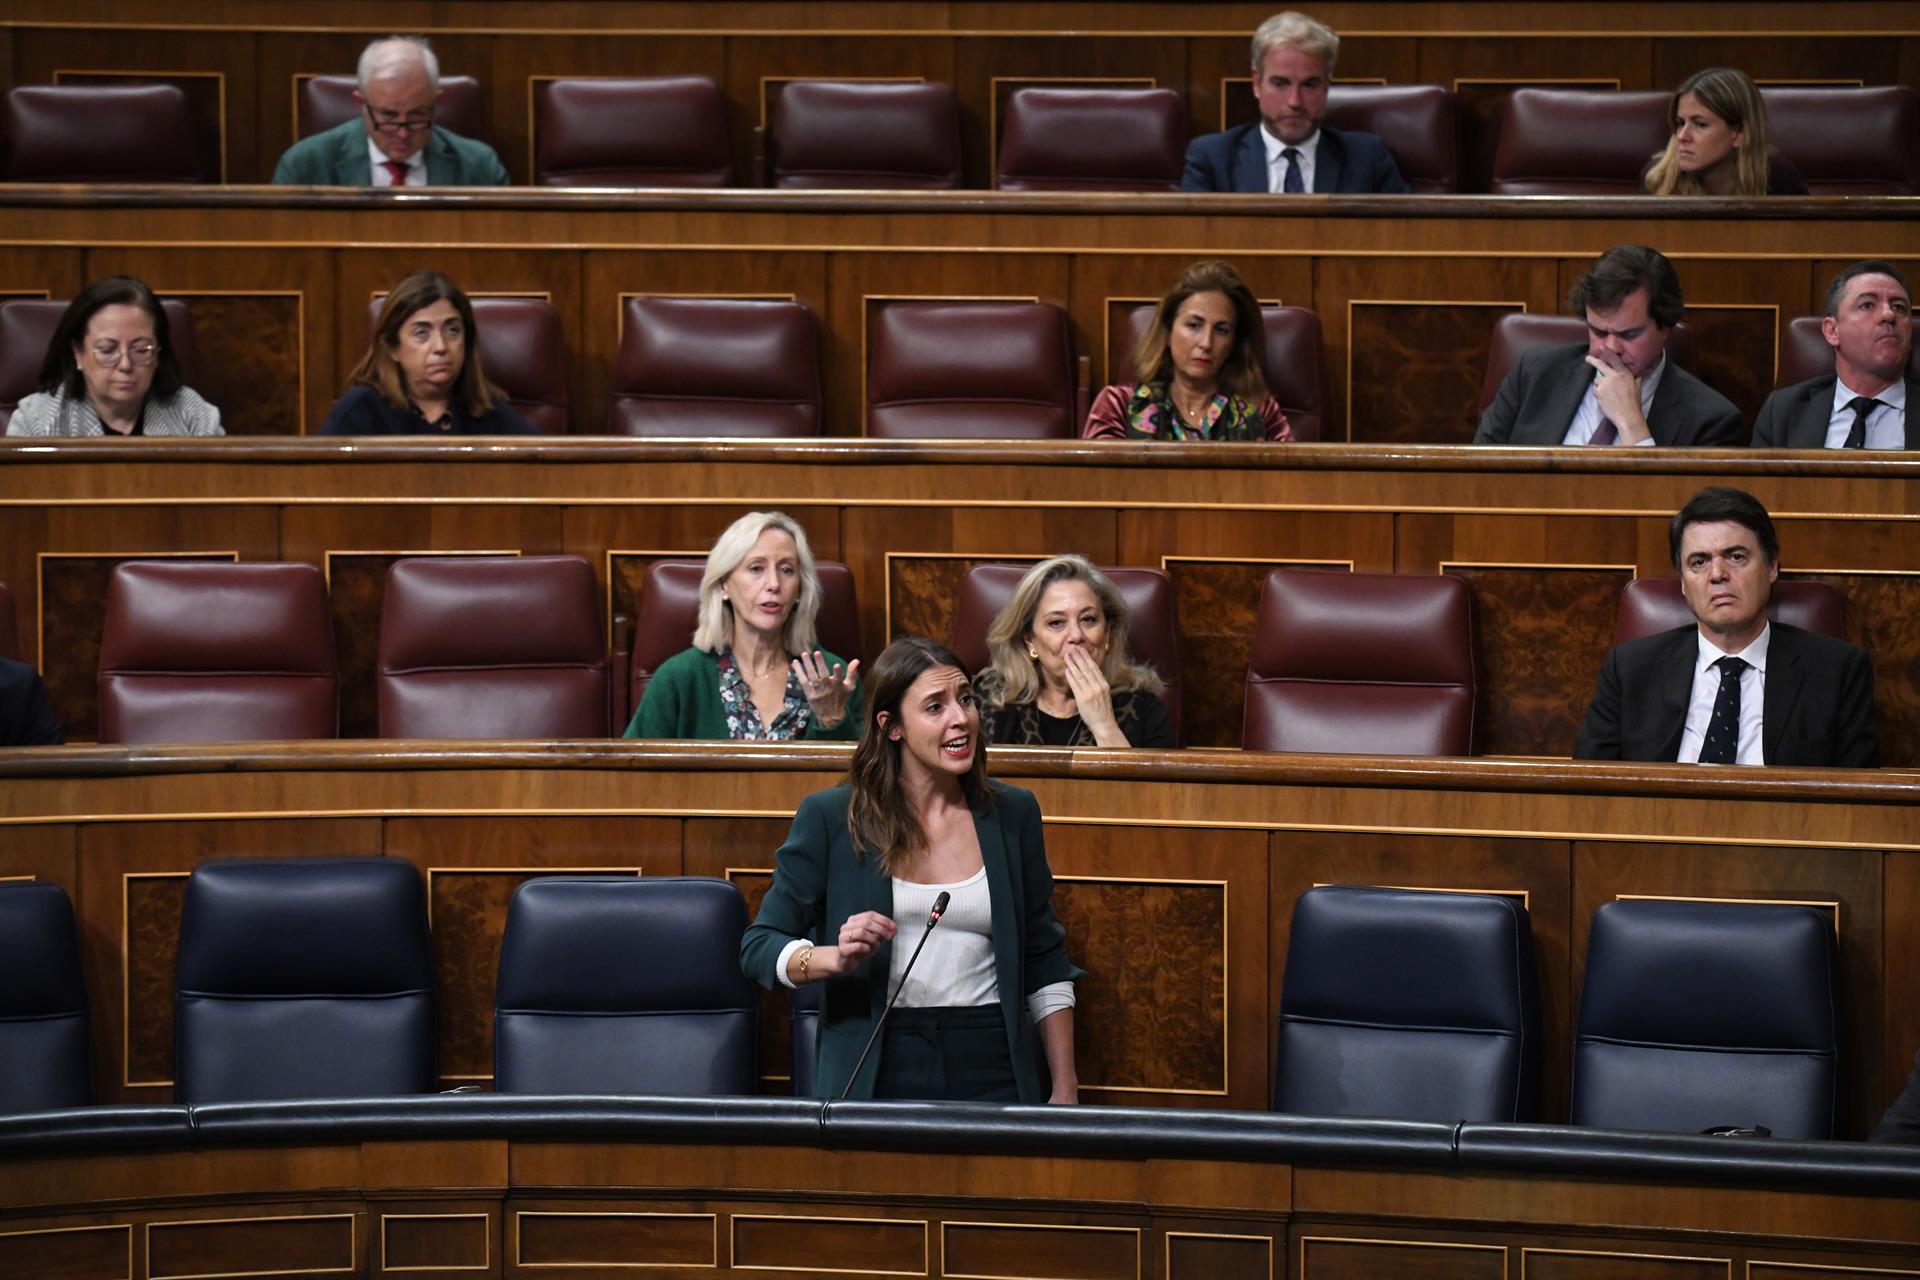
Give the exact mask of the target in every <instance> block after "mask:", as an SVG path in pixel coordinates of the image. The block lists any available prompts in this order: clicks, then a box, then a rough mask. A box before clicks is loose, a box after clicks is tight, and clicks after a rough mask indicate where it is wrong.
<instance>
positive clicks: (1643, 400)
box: [1560, 351, 1667, 445]
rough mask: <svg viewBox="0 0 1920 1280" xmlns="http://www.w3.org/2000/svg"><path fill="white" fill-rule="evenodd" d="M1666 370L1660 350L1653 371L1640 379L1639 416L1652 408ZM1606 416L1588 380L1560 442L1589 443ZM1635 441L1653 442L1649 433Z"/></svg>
mask: <svg viewBox="0 0 1920 1280" xmlns="http://www.w3.org/2000/svg"><path fill="white" fill-rule="evenodd" d="M1666 371H1667V353H1666V352H1664V351H1662V352H1661V353H1660V363H1659V364H1657V365H1655V366H1653V372H1652V373H1650V374H1648V375H1647V376H1646V377H1644V378H1642V379H1640V416H1641V417H1643V418H1644V417H1646V416H1647V413H1648V412H1649V411H1650V410H1651V409H1652V408H1653V395H1654V392H1656V391H1658V390H1660V379H1661V377H1662V375H1664V374H1665V373H1666ZM1599 372H1600V371H1599V370H1598V369H1596V370H1594V373H1595V374H1596V375H1597V374H1598V373H1599ZM1606 418H1607V415H1606V413H1605V412H1603V411H1602V410H1601V408H1600V397H1599V396H1597V395H1595V394H1594V393H1593V383H1591V382H1589V383H1588V384H1587V394H1585V395H1583V396H1581V397H1580V405H1579V407H1578V408H1576V409H1575V410H1574V411H1573V422H1572V423H1570V424H1569V425H1568V427H1567V436H1566V439H1564V440H1562V441H1561V442H1560V443H1561V444H1591V443H1592V442H1593V433H1594V432H1595V431H1597V430H1599V428H1600V424H1601V423H1602V422H1605V421H1606ZM1619 425H1620V424H1619V423H1615V424H1614V426H1615V428H1618V427H1619ZM1614 443H1615V444H1625V443H1626V441H1624V440H1621V439H1618V438H1616V439H1615V440H1614ZM1635 443H1636V444H1640V445H1650V444H1652V443H1653V436H1652V435H1651V434H1649V435H1648V436H1647V438H1646V439H1645V440H1639V441H1636V442H1635Z"/></svg>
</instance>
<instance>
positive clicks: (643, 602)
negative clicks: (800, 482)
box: [623, 559, 863, 727]
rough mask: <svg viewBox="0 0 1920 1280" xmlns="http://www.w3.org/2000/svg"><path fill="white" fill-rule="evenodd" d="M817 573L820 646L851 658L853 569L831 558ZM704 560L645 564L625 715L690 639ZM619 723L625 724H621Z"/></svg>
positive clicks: (855, 617)
mask: <svg viewBox="0 0 1920 1280" xmlns="http://www.w3.org/2000/svg"><path fill="white" fill-rule="evenodd" d="M813 567H814V572H816V573H818V574H819V575H820V612H819V614H818V615H816V617H815V619H814V630H815V631H816V632H817V633H818V638H819V641H820V647H821V648H822V649H825V650H826V651H827V652H828V653H831V654H834V655H835V656H837V657H839V658H841V659H843V660H845V661H847V662H852V661H853V660H854V659H855V658H859V657H861V656H862V652H863V651H862V649H861V647H860V598H859V593H858V592H857V591H856V590H855V589H854V583H853V573H852V571H851V570H849V569H848V568H847V566H845V565H844V564H841V563H840V562H838V561H836V560H816V561H814V565H813ZM706 568H707V562H706V561H705V560H693V559H684V560H682V559H675V560H655V561H654V562H653V563H652V564H650V565H648V566H647V576H646V580H645V581H644V582H643V583H642V584H641V587H640V600H639V603H638V604H637V605H636V606H635V608H634V619H633V652H632V656H631V658H630V659H629V662H628V666H627V688H628V704H627V705H628V707H629V708H630V710H629V711H628V715H629V716H631V715H632V710H631V709H638V707H639V706H640V698H641V696H642V695H644V694H645V693H646V691H647V682H648V681H649V680H651V679H653V673H654V672H655V671H657V670H659V669H660V664H661V663H663V662H665V661H666V660H667V659H668V658H671V657H672V656H673V655H674V654H676V653H679V652H681V651H682V650H684V649H685V648H686V647H687V646H688V645H690V644H692V643H693V629H694V627H695V626H697V625H698V624H699V614H700V576H701V575H702V574H703V573H705V572H706ZM623 727H624V725H623Z"/></svg>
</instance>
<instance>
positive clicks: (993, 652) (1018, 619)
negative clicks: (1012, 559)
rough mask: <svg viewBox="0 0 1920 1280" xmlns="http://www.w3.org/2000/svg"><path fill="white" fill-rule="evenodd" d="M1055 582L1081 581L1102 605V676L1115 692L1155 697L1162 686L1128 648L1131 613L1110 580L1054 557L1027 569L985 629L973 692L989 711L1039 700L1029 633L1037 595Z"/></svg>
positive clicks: (1085, 565) (1088, 564) (1076, 560)
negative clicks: (984, 661) (983, 660)
mask: <svg viewBox="0 0 1920 1280" xmlns="http://www.w3.org/2000/svg"><path fill="white" fill-rule="evenodd" d="M1056 582H1084V583H1086V584H1087V586H1088V588H1089V589H1090V590H1092V592H1093V596H1094V599H1096V600H1098V601H1099V602H1100V612H1101V613H1103V614H1105V615H1106V620H1107V652H1106V656H1105V657H1104V658H1103V659H1102V660H1101V663H1100V674H1102V675H1103V676H1105V677H1106V678H1107V685H1108V687H1109V688H1111V689H1112V690H1113V691H1114V692H1115V693H1130V692H1132V691H1134V690H1136V689H1145V690H1147V691H1148V692H1150V693H1159V692H1160V691H1161V690H1163V689H1165V688H1166V682H1165V681H1163V680H1161V679H1160V675H1159V673H1158V672H1156V671H1155V670H1154V669H1153V668H1152V667H1151V666H1148V665H1147V664H1146V663H1144V662H1141V661H1138V660H1137V659H1136V658H1134V656H1133V652H1132V650H1131V649H1129V648H1128V645H1127V641H1128V636H1129V635H1130V633H1131V630H1132V619H1133V611H1132V610H1131V609H1129V608H1128V607H1127V599H1126V597H1125V596H1123V595H1121V594H1120V588H1118V587H1116V586H1114V585H1113V579H1111V578H1109V577H1108V576H1107V575H1106V574H1104V573H1102V572H1100V570H1099V569H1097V568H1095V567H1094V564H1093V562H1092V561H1091V560H1088V559H1087V558H1086V557H1085V556H1076V555H1064V556H1054V557H1053V558H1052V559H1050V560H1042V561H1041V562H1040V563H1039V564H1037V565H1035V566H1033V568H1031V569H1029V570H1027V576H1026V577H1024V578H1022V579H1020V585H1019V586H1017V587H1015V588H1014V589H1013V595H1012V597H1011V598H1009V599H1008V601H1007V603H1006V605H1005V606H1004V607H1003V608H1002V609H1001V610H1000V612H999V613H998V614H996V615H995V616H994V619H993V623H992V625H990V626H989V627H988V628H987V654H988V656H989V661H988V666H987V669H986V670H985V671H983V672H981V673H980V679H979V680H978V682H977V683H976V686H975V691H976V692H977V693H979V694H980V695H981V698H982V701H983V702H984V703H985V704H986V705H987V706H989V707H992V708H999V707H1005V706H1021V705H1023V704H1025V703H1029V702H1032V701H1033V700H1034V699H1035V698H1037V697H1039V696H1040V669H1039V665H1038V664H1037V663H1036V662H1035V661H1034V660H1033V659H1032V658H1029V657H1028V656H1027V636H1028V635H1029V634H1031V633H1032V631H1033V616H1034V615H1035V614H1036V613H1038V612H1039V611H1040V597H1041V596H1043V595H1045V594H1046V592H1047V588H1048V587H1050V586H1052V585H1053V584H1054V583H1056Z"/></svg>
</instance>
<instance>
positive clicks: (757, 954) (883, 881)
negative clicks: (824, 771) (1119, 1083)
mask: <svg viewBox="0 0 1920 1280" xmlns="http://www.w3.org/2000/svg"><path fill="white" fill-rule="evenodd" d="M988 785H989V786H990V787H991V788H992V800H993V807H992V808H991V809H990V810H989V811H988V812H986V813H980V812H978V811H976V812H975V813H974V815H973V829H974V833H975V834H976V835H978V836H979V838H980V857H981V860H982V861H983V862H984V863H985V864H986V870H987V890H988V892H989V894H991V896H992V899H993V963H994V968H995V970H996V971H997V973H998V975H999V982H1000V1014H1001V1017H1002V1019H1003V1020H1004V1021H1005V1023H1006V1027H1007V1048H1008V1051H1009V1052H1010V1053H1011V1054H1012V1057H1013V1074H1014V1078H1015V1080H1016V1082H1017V1083H1018V1085H1019V1087H1020V1101H1022V1102H1032V1103H1041V1102H1045V1101H1046V1100H1047V1095H1046V1091H1045V1089H1044V1088H1043V1087H1042V1085H1041V1078H1040V1063H1041V1061H1042V1060H1043V1059H1042V1058H1041V1057H1040V1049H1039V1033H1038V1032H1036V1031H1035V1030H1034V1026H1033V1023H1032V1022H1031V1021H1030V1020H1029V1019H1028V1017H1027V997H1028V996H1029V995H1031V994H1032V993H1033V992H1035V991H1038V990H1039V989H1040V988H1041V987H1044V986H1046V985H1047V984H1048V983H1050V982H1066V981H1070V980H1072V979H1075V978H1078V977H1080V976H1082V975H1081V971H1080V970H1079V969H1076V968H1074V967H1073V964H1072V963H1071V962H1070V961H1069V960H1068V959H1067V945H1066V937H1067V935H1066V930H1065V929H1063V928H1061V927H1060V922H1059V921H1058V920H1056V919H1054V916H1053V872H1052V871H1051V870H1049V869H1048V867H1047V849H1046V843H1045V840H1044V839H1043V837H1042V835H1041V831H1040V805H1039V802H1037V801H1036V800H1035V799H1034V798H1033V793H1032V792H1030V791H1023V790H1021V789H1020V788H1019V787H1010V786H1006V785H1003V784H1001V783H990V784H988ZM852 795H853V792H852V789H851V788H849V787H844V786H841V787H835V788H834V789H833V790H831V791H820V792H816V793H814V794H813V795H810V796H808V797H807V798H806V799H805V800H803V801H801V802H800V810H799V812H797V813H795V814H794V815H793V829H792V830H791V831H789V832H788V833H787V840H786V843H785V844H783V845H781V846H780V851H779V853H778V854H776V855H775V866H774V872H773V887H772V888H771V889H769V890H767V896H766V897H765V898H764V899H762V900H761V903H760V914H759V916H758V917H757V918H756V919H755V920H754V922H753V925H752V927H750V928H749V929H748V930H747V933H746V937H745V938H744V939H742V940H741V943H740V967H741V968H742V969H744V970H746V973H747V976H748V977H750V978H752V979H754V980H755V981H757V982H759V983H760V984H761V985H762V986H765V987H773V986H775V985H776V984H778V982H779V979H778V978H777V977H776V976H775V975H774V971H773V970H774V966H775V965H776V964H777V963H779V960H780V952H781V950H782V949H783V948H784V947H785V946H786V945H787V943H788V942H790V941H792V940H793V939H795V938H800V937H805V936H806V935H807V934H808V933H809V932H812V933H813V934H814V936H816V937H821V938H831V937H834V936H836V935H837V934H838V932H839V929H840V926H841V924H842V923H843V922H844V921H845V920H846V919H847V917H848V916H851V915H854V914H856V913H858V912H861V911H878V912H880V913H881V914H882V915H885V916H889V917H891V916H892V915H893V881H892V880H890V879H888V878H887V876H886V875H884V874H883V873H882V872H881V871H880V869H879V863H878V860H877V859H872V858H867V859H860V858H855V857H854V854H853V837H852V835H851V834H850V833H849V832H848V830H847V806H848V805H849V804H850V803H851V800H852ZM897 923H898V924H899V926H900V932H899V934H898V935H897V936H896V937H895V938H894V940H893V941H892V942H890V943H888V944H886V945H884V946H882V947H880V948H878V949H876V950H875V951H874V953H873V954H872V955H871V956H869V957H868V958H867V961H866V963H865V964H863V965H861V966H860V968H859V969H858V970H857V971H856V972H854V973H851V974H848V975H847V976H845V977H841V978H833V979H829V980H828V981H827V983H826V984H825V985H824V986H823V987H822V988H821V992H820V996H821V999H820V1046H819V1051H818V1052H819V1056H818V1058H817V1059H816V1063H815V1069H814V1075H813V1079H814V1090H815V1092H817V1093H818V1094H819V1095H820V1096H821V1097H823V1098H837V1097H839V1096H840V1092H841V1090H843V1089H845V1088H846V1086H847V1077H848V1076H849V1075H851V1074H852V1072H853V1064H854V1063H855V1062H856V1061H857V1060H858V1059H859V1057H860V1050H861V1049H862V1048H864V1047H865V1045H866V1043H867V1037H868V1036H869V1035H871V1034H872V1033H873V1027H874V1024H875V1023H876V1022H877V1021H878V1020H879V1018H880V1011H881V1010H882V1009H884V1008H885V1007H886V1004H887V975H888V973H889V970H890V966H891V965H892V963H893V956H892V948H894V947H896V946H904V947H907V948H909V949H911V948H912V947H913V946H915V945H916V944H917V943H918V942H919V941H920V934H921V933H922V932H923V931H924V930H925V928H926V923H927V922H926V921H925V920H900V921H898V922H897ZM922 963H924V961H923V962H922ZM883 1052H885V1046H884V1045H875V1046H874V1050H873V1052H872V1053H871V1054H869V1055H868V1056H867V1062H866V1065H865V1066H864V1067H862V1068H861V1070H860V1078H859V1079H857V1080H855V1081H854V1083H853V1093H852V1095H851V1096H853V1097H855V1098H871V1097H872V1096H873V1082H874V1079H875V1076H876V1074H877V1072H878V1071H879V1067H880V1055H881V1054H882V1053H883Z"/></svg>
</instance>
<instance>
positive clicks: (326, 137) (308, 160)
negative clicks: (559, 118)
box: [273, 36, 508, 187]
mask: <svg viewBox="0 0 1920 1280" xmlns="http://www.w3.org/2000/svg"><path fill="white" fill-rule="evenodd" d="M359 81H360V87H359V88H358V89H356V90H354V94H353V96H354V98H355V99H356V100H357V101H358V102H359V103H360V115H359V116H358V117H357V118H355V119H352V120H348V121H347V122H345V123H344V124H339V125H335V126H334V127H333V128H331V129H328V130H326V131H325V132H322V133H316V134H314V135H313V136H312V137H311V138H302V139H301V140H300V141H299V142H296V143H294V144H293V145H292V146H291V147H288V148H287V152H286V154H285V155H283V156H281V157H280V163H279V165H277V166H276V167H275V168H274V171H273V180H274V181H275V182H277V183H282V184H296V185H300V186H310V187H367V186H373V187H504V186H506V185H507V182H508V178H507V170H506V166H504V165H502V164H501V163H500V157H499V156H497V155H495V154H494V150H493V148H492V147H490V146H488V145H487V144H486V143H484V142H480V141H477V140H475V139H473V138H463V137H461V136H460V135H459V134H457V133H455V132H453V131H452V130H451V129H442V128H439V127H438V126H436V125H435V124H434V122H433V110H434V105H435V104H436V103H438V102H439V101H440V60H439V59H438V58H436V57H434V54H433V49H432V48H431V47H430V46H429V45H428V44H427V42H426V40H425V39H424V38H422V37H420V36H394V37H392V38H390V39H386V40H375V41H374V42H373V43H372V44H370V45H368V46H367V47H366V49H365V50H364V51H363V52H362V53H361V54H360V68H359Z"/></svg>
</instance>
